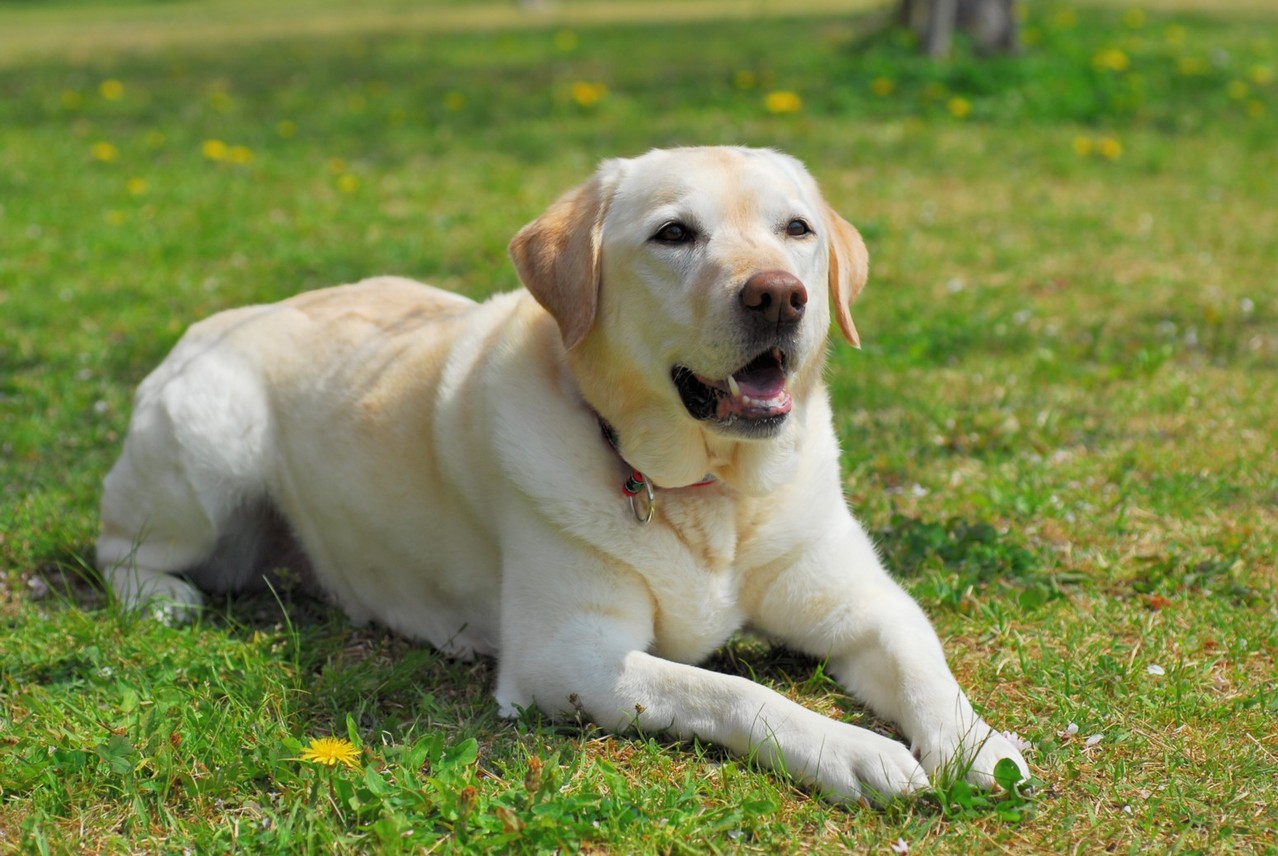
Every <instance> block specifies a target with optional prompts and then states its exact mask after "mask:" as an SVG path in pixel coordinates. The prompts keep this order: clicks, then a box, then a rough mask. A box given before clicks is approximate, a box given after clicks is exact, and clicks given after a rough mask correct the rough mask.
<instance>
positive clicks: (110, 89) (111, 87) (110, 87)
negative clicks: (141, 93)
mask: <svg viewBox="0 0 1278 856" xmlns="http://www.w3.org/2000/svg"><path fill="white" fill-rule="evenodd" d="M98 94H99V95H101V96H102V97H103V98H105V99H106V100H107V101H119V100H120V99H121V98H123V97H124V84H123V83H121V82H120V81H118V80H104V81H102V83H100V84H99V85H98Z"/></svg>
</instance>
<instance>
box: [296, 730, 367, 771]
mask: <svg viewBox="0 0 1278 856" xmlns="http://www.w3.org/2000/svg"><path fill="white" fill-rule="evenodd" d="M357 758H359V750H358V749H356V748H355V747H354V746H353V745H352V744H351V743H350V741H348V740H341V739H339V738H337V737H317V738H314V739H312V740H311V742H310V745H309V746H307V747H306V748H305V749H303V750H302V757H300V758H299V759H298V760H299V761H307V762H309V763H311V764H323V765H324V766H325V767H333V766H336V765H337V764H345V765H346V766H347V767H350V768H351V769H352V770H353V769H355V768H356V767H357V766H358V765H357V764H356V762H355V761H356V759H357Z"/></svg>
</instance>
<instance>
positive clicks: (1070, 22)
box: [1052, 6, 1078, 29]
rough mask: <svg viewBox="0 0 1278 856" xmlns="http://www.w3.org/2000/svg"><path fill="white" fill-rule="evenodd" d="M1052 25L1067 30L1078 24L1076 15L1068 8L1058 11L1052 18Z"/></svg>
mask: <svg viewBox="0 0 1278 856" xmlns="http://www.w3.org/2000/svg"><path fill="white" fill-rule="evenodd" d="M1052 23H1053V24H1055V25H1056V26H1058V27H1060V28H1061V29H1068V28H1069V27H1072V26H1074V25H1075V24H1077V23H1078V13H1077V12H1075V11H1074V10H1073V9H1070V8H1069V7H1068V6H1067V7H1065V8H1064V9H1059V10H1057V12H1056V14H1055V15H1053V16H1052Z"/></svg>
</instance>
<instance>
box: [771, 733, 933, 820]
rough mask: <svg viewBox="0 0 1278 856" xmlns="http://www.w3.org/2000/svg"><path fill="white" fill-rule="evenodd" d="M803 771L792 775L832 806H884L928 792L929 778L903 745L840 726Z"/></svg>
mask: <svg viewBox="0 0 1278 856" xmlns="http://www.w3.org/2000/svg"><path fill="white" fill-rule="evenodd" d="M839 725H841V726H842V728H841V729H839V730H840V732H842V733H839V734H837V735H833V736H831V735H827V736H826V737H825V739H824V740H823V741H822V744H821V746H820V749H819V750H818V751H815V752H814V753H813V755H812V757H811V758H810V759H808V760H807V761H806V764H805V765H804V768H803V769H799V770H792V771H791V772H792V773H794V774H795V775H796V777H797V778H799V779H800V780H803V781H806V782H807V783H808V784H809V785H810V786H811V787H813V788H814V789H815V790H816V791H818V792H819V793H820V794H821V795H822V796H823V797H826V798H827V799H830V800H832V801H834V802H840V803H848V804H852V803H858V804H871V805H883V804H884V803H887V802H889V801H890V800H893V799H897V798H899V797H904V796H908V795H910V794H912V793H914V792H916V791H920V790H923V789H925V788H927V787H928V778H927V773H926V772H925V771H924V769H923V767H922V766H921V765H920V764H919V762H918V761H917V760H915V758H914V756H913V755H912V754H910V750H909V749H908V748H906V746H905V745H904V744H902V743H898V742H897V741H895V740H890V739H888V738H887V737H883V736H881V735H878V734H875V733H874V732H872V731H867V730H865V729H863V728H856V727H854V726H851V725H845V724H843V723H839Z"/></svg>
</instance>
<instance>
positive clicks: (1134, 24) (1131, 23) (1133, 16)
mask: <svg viewBox="0 0 1278 856" xmlns="http://www.w3.org/2000/svg"><path fill="white" fill-rule="evenodd" d="M1123 23H1124V24H1125V25H1126V26H1128V27H1130V28H1131V29H1133V30H1139V29H1140V28H1141V27H1143V26H1145V10H1144V9H1128V10H1127V11H1126V12H1124V13H1123Z"/></svg>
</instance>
